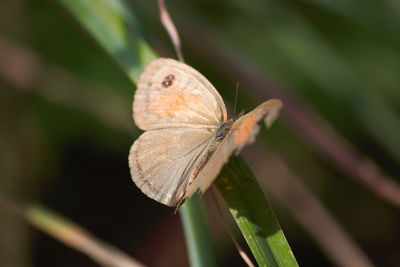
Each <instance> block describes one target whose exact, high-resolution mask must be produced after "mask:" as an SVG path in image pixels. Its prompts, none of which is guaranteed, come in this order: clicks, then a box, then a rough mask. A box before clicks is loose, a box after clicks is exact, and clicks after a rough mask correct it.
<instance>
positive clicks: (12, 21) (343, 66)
mask: <svg viewBox="0 0 400 267" xmlns="http://www.w3.org/2000/svg"><path fill="white" fill-rule="evenodd" d="M128 3H129V6H130V7H131V8H132V10H133V11H134V13H135V14H136V16H137V19H138V21H139V23H140V24H141V27H142V29H143V32H144V33H145V35H146V36H147V38H148V40H149V42H150V44H151V45H152V46H153V47H154V49H155V50H156V51H157V52H158V53H159V55H161V56H167V57H175V55H174V52H173V49H172V47H171V44H170V41H169V38H168V36H167V34H166V33H165V30H164V29H163V28H162V26H161V24H160V22H159V18H158V10H157V5H156V1H155V0H154V1H149V0H138V1H133V0H132V1H128ZM167 5H168V8H169V11H170V13H171V16H172V18H173V19H174V21H175V23H176V25H177V28H178V30H179V31H180V34H181V37H182V40H183V53H184V56H185V59H186V61H187V63H188V64H190V65H192V66H193V67H195V68H196V69H198V70H199V71H200V72H201V73H203V74H204V75H205V76H206V77H207V78H208V79H209V80H210V81H211V82H212V83H213V84H214V85H215V87H216V88H217V89H218V91H219V92H220V93H221V95H222V97H223V98H224V100H225V101H226V103H227V105H228V106H229V107H232V106H233V103H234V98H235V89H236V85H237V83H239V91H238V101H237V102H238V103H237V107H236V110H239V111H240V110H242V109H244V110H245V111H248V110H250V109H252V108H253V107H255V106H256V105H257V104H260V103H261V102H262V101H264V98H265V99H267V98H270V97H274V96H275V95H273V94H272V93H271V89H268V88H273V90H274V91H275V92H278V93H284V94H285V95H286V96H288V98H290V99H295V100H296V101H299V103H301V107H302V108H301V109H300V110H304V108H305V109H306V110H308V111H310V112H311V114H317V115H318V116H320V117H321V118H322V121H323V123H322V125H315V121H314V120H312V118H311V117H310V116H309V115H307V114H310V113H306V115H305V122H310V123H311V126H310V125H308V124H307V123H303V124H299V125H297V126H294V125H293V124H291V117H290V116H294V115H296V113H294V115H293V114H292V115H290V114H289V115H288V114H284V115H282V116H281V117H280V119H279V120H278V122H277V123H276V125H274V127H272V129H271V130H268V131H267V130H266V129H265V128H264V127H263V128H262V131H261V133H260V135H259V137H258V138H259V140H260V143H256V144H255V145H253V146H254V147H256V148H262V149H265V151H266V153H268V155H269V157H271V153H272V157H273V158H278V159H279V160H280V162H284V164H285V166H286V167H285V168H288V169H290V171H291V173H292V174H293V175H294V176H295V177H296V179H299V180H300V181H301V183H302V184H304V185H305V186H306V187H307V188H308V189H309V194H314V195H315V196H316V197H317V198H318V199H319V201H321V202H320V203H322V204H323V207H324V209H325V210H326V211H328V212H330V213H331V215H332V216H333V218H335V220H336V223H337V224H339V225H341V227H342V228H343V229H344V230H345V232H346V233H347V234H348V235H349V236H351V238H353V239H354V240H355V243H356V244H357V245H358V246H359V248H360V249H361V250H363V251H364V253H365V254H366V255H367V256H368V257H369V258H370V260H371V261H372V262H373V263H374V264H376V265H377V266H398V262H399V260H400V243H399V240H400V230H399V229H400V215H399V210H398V207H397V208H396V206H395V205H392V204H390V203H388V202H387V201H384V200H383V199H382V198H380V197H378V196H376V195H375V194H374V193H372V192H371V190H369V189H367V188H366V187H365V186H363V185H361V184H360V183H358V182H357V177H358V176H357V175H354V174H357V173H360V172H362V171H363V170H362V169H357V168H358V167H359V165H357V164H356V163H354V162H352V161H351V160H350V159H348V158H347V157H346V155H347V154H343V153H338V154H336V157H333V158H332V157H329V156H326V155H327V153H326V151H323V150H322V149H320V148H318V146H316V145H315V143H314V142H316V140H315V139H313V137H310V135H309V134H307V130H309V129H310V127H311V128H312V126H316V127H325V126H326V125H328V126H329V127H330V129H331V131H333V132H335V134H334V135H333V137H332V136H330V135H326V136H325V135H324V136H325V138H326V140H327V143H328V144H330V147H329V149H328V150H329V151H332V150H334V149H335V148H337V147H338V145H337V143H336V142H337V140H338V139H339V140H346V141H345V142H347V144H348V145H349V146H348V147H350V148H351V149H350V150H351V151H353V152H352V153H353V154H354V153H355V154H356V155H358V156H357V158H359V159H361V160H364V159H368V160H367V162H370V161H371V162H374V164H376V165H375V166H376V168H374V169H378V170H379V173H380V174H383V176H384V177H385V179H389V180H390V181H394V182H395V183H396V184H397V183H398V182H399V180H398V179H399V174H400V168H399V162H400V141H399V140H400V91H399V90H400V87H399V86H400V75H399V71H400V34H399V33H400V5H399V4H398V3H396V2H395V1H377V0H368V1H359V0H356V1H339V2H338V1H334V2H330V1H323V0H285V1H278V0H276V1H256V0H249V1H226V0H225V1H207V0H195V1H183V0H171V1H167ZM5 58H7V60H5ZM10 58H11V59H10ZM0 61H2V62H0V118H1V124H0V150H1V152H0V156H1V158H0V159H1V161H0V164H1V165H0V190H1V191H0V192H1V193H2V195H3V194H4V195H7V196H9V197H11V198H13V199H15V200H18V201H23V202H26V203H40V204H41V205H43V206H45V207H47V208H50V209H52V210H54V211H56V212H58V213H60V214H62V215H63V216H65V217H67V218H69V219H71V220H72V221H74V222H76V223H77V224H79V225H81V226H82V227H84V228H86V229H88V230H89V231H90V232H91V233H92V234H93V235H95V236H96V237H98V238H100V239H102V240H104V241H106V242H108V243H110V244H112V245H114V246H116V247H118V248H120V249H121V250H123V251H125V252H127V253H128V254H129V255H131V256H132V257H134V258H136V259H137V260H139V261H141V262H143V263H145V264H146V265H149V266H187V265H188V258H187V253H186V248H185V243H184V236H183V231H182V226H181V223H180V219H179V216H178V215H174V214H173V210H171V209H169V208H166V207H164V206H162V205H160V204H158V203H156V202H155V201H153V200H151V199H149V198H147V197H145V196H144V195H143V194H142V193H141V192H140V191H139V190H138V189H137V188H136V187H135V186H134V184H133V183H132V181H131V178H130V175H129V168H128V162H127V155H128V151H129V148H130V146H131V144H132V143H133V141H134V140H135V138H137V136H138V134H139V133H140V132H139V130H138V129H137V128H136V127H135V125H134V124H133V121H132V119H131V106H130V105H131V100H132V97H133V93H134V89H135V87H134V86H133V85H132V84H131V83H130V81H129V80H128V78H127V77H126V76H125V75H124V73H123V72H122V71H121V70H120V68H119V67H118V66H117V64H116V63H115V62H114V61H113V60H112V59H111V58H110V57H108V56H107V55H106V54H105V53H104V51H103V50H102V49H101V48H100V47H99V46H98V45H97V44H96V42H95V41H94V40H93V39H91V37H90V36H89V35H88V34H87V33H86V32H85V31H84V30H83V29H82V28H81V27H80V25H79V24H78V23H77V22H76V21H75V20H74V19H73V18H72V17H71V16H70V14H68V12H66V11H65V10H64V9H63V7H62V6H61V5H59V4H58V3H57V2H53V1H44V0H35V1H33V0H32V1H29V0H15V1H2V2H1V3H0ZM237 69H239V70H240V72H237V73H235V72H233V70H237ZM245 72H246V73H250V76H244V77H243V76H241V75H242V74H243V73H245ZM252 75H255V77H256V78H257V79H259V80H260V79H261V81H263V82H267V83H266V84H265V90H264V91H263V90H261V91H257V89H256V88H255V87H254V86H253V85H254V83H253V82H254V80H255V78H254V77H253V76H252ZM261 88H263V87H262V86H261ZM260 95H263V96H262V98H261V97H260ZM264 96H265V97H264ZM283 100H284V104H285V108H291V107H293V106H292V104H291V103H292V102H285V99H283ZM296 103H297V102H296ZM286 104H288V105H286ZM230 109H231V110H232V108H230ZM231 114H232V113H231ZM329 127H328V128H329ZM336 137H337V138H338V139H335V138H336ZM341 138H344V139H341ZM265 146H268V148H265ZM251 149H252V148H251V147H250V148H247V149H246V152H248V155H249V156H247V157H246V159H247V161H248V162H249V164H250V165H252V164H254V165H257V164H259V165H263V164H264V161H265V160H268V157H267V158H259V157H256V158H252V157H251ZM354 151H355V152H354ZM328 154H329V153H328ZM337 162H344V163H348V165H347V168H348V169H346V170H347V171H346V170H344V169H343V167H340V166H343V165H340V166H339V165H338V164H337ZM271 168H275V167H274V166H272V167H271ZM367 172H368V173H369V170H367ZM272 173H273V172H272ZM371 175H375V174H374V173H372V172H371ZM267 176H268V175H267ZM367 176H368V175H367ZM378 176H380V175H378ZM380 177H381V176H380ZM351 178H353V179H351ZM258 179H259V180H262V179H266V178H265V177H260V175H258ZM268 179H272V180H274V179H276V180H279V179H280V177H279V175H276V176H275V177H271V176H269V178H268ZM261 183H262V182H261ZM262 184H263V183H262ZM378 186H379V184H377V185H376V186H372V187H373V188H374V187H378ZM266 187H267V188H266V192H267V196H268V198H269V199H270V201H271V204H272V207H273V208H274V211H275V213H276V215H277V218H278V220H279V222H280V225H281V227H282V229H283V231H284V233H285V235H286V237H287V239H288V242H289V244H290V245H291V248H292V250H293V252H294V255H295V256H296V259H297V260H298V262H299V264H300V265H301V266H335V263H333V262H332V261H331V260H330V259H329V258H330V257H329V256H328V255H329V252H324V251H323V250H322V249H321V247H320V244H319V243H318V242H315V241H314V240H315V239H316V237H315V236H314V237H313V236H312V235H310V234H309V232H308V231H309V230H305V229H304V228H303V226H302V225H301V224H299V223H298V220H299V219H298V217H296V216H294V215H293V213H292V212H291V211H290V209H288V205H289V206H290V205H291V204H287V203H284V202H282V201H280V198H279V193H277V192H275V193H274V192H273V190H272V189H271V188H268V186H266ZM270 191H272V192H270ZM311 192H312V193H311ZM1 199H3V198H1ZM1 199H0V200H1ZM203 199H204V200H205V201H204V204H205V205H204V206H205V211H206V214H207V220H208V224H209V227H210V231H211V233H212V236H213V240H214V243H215V247H216V254H217V258H218V263H219V264H220V265H221V266H244V264H243V263H242V261H241V259H240V258H239V256H238V255H237V252H236V250H235V248H234V246H233V244H232V242H231V241H230V239H229V236H228V234H227V233H226V232H225V230H224V229H223V226H222V225H221V223H220V219H219V218H218V216H217V215H216V209H215V207H214V206H213V205H214V204H213V202H212V201H211V200H210V197H209V196H208V195H207V194H206V195H205V196H204V198H203ZM293 200H294V202H292V203H293V205H295V203H296V201H297V200H296V199H295V198H293ZM298 201H301V199H300V200H298ZM303 208H304V209H305V210H308V207H307V206H306V207H303ZM295 209H296V208H295ZM300 214H301V212H300ZM311 216H314V215H311ZM315 221H316V223H317V224H318V216H316V217H315ZM322 223H323V222H321V224H322ZM311 228H313V227H311ZM232 229H234V230H233V231H235V232H237V237H238V239H239V240H241V242H240V243H241V244H242V245H243V246H244V247H246V244H245V242H244V240H242V238H241V237H240V234H239V233H238V231H237V230H235V226H234V225H232ZM327 231H329V229H328V228H327ZM0 243H1V244H0V245H1V247H0V250H1V251H0V258H1V261H0V263H1V262H3V264H1V266H97V265H96V263H94V262H93V261H92V260H90V259H89V258H88V257H87V256H85V255H83V254H81V253H79V252H76V251H75V250H73V249H71V248H69V247H67V246H65V245H63V244H61V243H59V242H58V241H55V240H54V239H52V238H51V237H49V236H47V235H45V234H43V233H41V232H39V231H37V230H36V229H35V228H33V227H31V226H29V225H28V224H27V223H26V222H25V221H24V220H23V219H22V218H21V217H20V216H17V215H15V214H14V213H12V212H10V211H8V210H7V209H0ZM246 251H248V250H247V249H246Z"/></svg>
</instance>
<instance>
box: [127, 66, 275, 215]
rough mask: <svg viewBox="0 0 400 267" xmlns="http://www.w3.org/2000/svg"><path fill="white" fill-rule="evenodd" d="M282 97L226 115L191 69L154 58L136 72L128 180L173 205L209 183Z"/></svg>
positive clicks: (272, 115) (209, 88)
mask: <svg viewBox="0 0 400 267" xmlns="http://www.w3.org/2000/svg"><path fill="white" fill-rule="evenodd" d="M281 107H282V102H281V101H280V100H278V99H271V100H268V101H266V102H264V103H262V104H261V105H259V106H257V107H256V108H255V109H254V110H252V111H251V112H249V113H247V114H245V115H243V116H241V117H239V118H238V119H237V120H233V119H230V120H228V118H227V111H226V107H225V104H224V102H223V101H222V98H221V96H220V95H219V94H218V92H217V90H216V89H215V88H214V86H213V85H212V84H211V83H210V82H209V81H208V80H207V79H206V78H205V77H204V76H203V75H202V74H200V73H199V72H198V71H197V70H195V69H193V68H192V67H190V66H188V65H186V64H185V63H182V62H179V61H176V60H174V59H167V58H159V59H156V60H154V61H152V62H150V63H149V64H148V65H147V66H146V67H145V69H144V71H143V72H142V73H141V75H140V77H139V80H138V83H137V89H136V92H135V95H134V101H133V119H134V121H135V124H136V125H137V126H138V127H139V128H140V129H141V130H143V131H145V132H144V133H142V134H141V135H140V136H139V138H138V139H137V140H136V141H135V142H134V143H133V145H132V147H131V149H130V153H129V167H130V173H131V177H132V179H133V181H134V182H135V184H136V185H137V187H138V188H139V189H140V190H141V191H142V192H143V193H144V194H146V195H147V196H148V197H150V198H152V199H154V200H156V201H158V202H160V203H162V204H164V205H167V206H170V207H177V208H179V207H180V206H181V205H182V204H183V203H184V201H185V199H186V198H188V197H190V196H192V195H193V194H194V193H195V192H196V191H198V190H199V191H200V192H201V193H203V192H204V191H205V190H206V189H207V188H209V187H210V185H211V184H212V182H213V181H214V180H215V179H216V177H217V175H218V174H219V172H220V171H221V169H222V167H223V165H224V164H225V163H226V162H227V161H228V159H229V157H230V156H231V154H232V153H234V152H235V153H239V152H240V151H241V149H242V148H243V147H244V146H245V145H247V144H250V143H252V142H254V140H255V136H256V134H257V133H258V131H259V128H260V127H259V126H258V122H259V121H260V120H264V121H265V124H266V125H267V127H270V125H271V124H272V123H273V121H274V120H275V119H276V117H277V116H278V113H279V110H280V109H281Z"/></svg>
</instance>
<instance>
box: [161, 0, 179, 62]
mask: <svg viewBox="0 0 400 267" xmlns="http://www.w3.org/2000/svg"><path fill="white" fill-rule="evenodd" d="M158 9H159V11H160V19H161V23H162V24H163V25H164V28H165V29H166V30H167V33H168V35H169V37H170V38H171V41H172V45H173V46H174V48H175V52H176V55H177V57H178V59H179V61H181V62H183V61H184V59H183V54H182V44H181V39H180V38H179V33H178V31H177V30H176V27H175V24H174V22H173V21H172V19H171V17H170V15H169V13H168V10H167V7H166V6H165V1H164V0H158Z"/></svg>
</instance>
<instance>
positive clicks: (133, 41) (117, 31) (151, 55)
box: [59, 0, 216, 266]
mask: <svg viewBox="0 0 400 267" xmlns="http://www.w3.org/2000/svg"><path fill="white" fill-rule="evenodd" d="M59 1H60V2H61V4H62V5H63V6H64V7H65V8H66V9H67V10H69V11H70V13H71V14H72V15H73V16H74V17H75V18H76V19H77V20H78V21H79V22H80V24H81V25H82V26H83V28H85V29H86V30H87V32H88V33H89V34H91V35H92V37H93V38H94V39H95V40H96V41H97V42H98V43H99V44H100V46H101V47H102V48H104V49H105V50H106V51H107V52H108V53H109V54H110V55H111V57H112V58H114V59H115V60H116V61H117V63H118V64H119V65H120V66H121V67H122V69H123V70H124V72H125V73H126V74H127V75H128V76H129V78H130V79H131V81H132V82H133V83H136V82H137V80H138V78H139V75H140V73H141V72H142V70H143V68H144V66H145V65H146V64H147V63H149V62H150V61H151V60H153V59H155V58H156V57H157V56H156V54H155V52H154V51H153V50H152V49H151V48H150V46H149V45H148V44H147V42H146V41H145V39H144V38H143V37H142V36H141V35H140V30H139V27H138V23H137V21H136V19H135V17H134V15H133V12H132V11H131V9H130V8H128V7H127V6H126V5H125V4H124V2H123V1H118V0H76V1H68V0H59ZM180 213H182V214H181V218H182V222H183V226H184V231H185V234H186V235H187V236H186V241H187V245H188V250H189V255H190V260H191V265H192V266H215V265H216V263H215V262H216V260H215V256H214V251H213V247H212V246H211V245H210V244H211V243H212V242H211V238H210V236H209V234H208V232H207V229H206V223H205V220H204V215H203V211H202V210H201V207H200V203H199V199H198V198H194V199H191V200H190V201H187V203H186V204H185V206H184V207H182V208H181V210H180Z"/></svg>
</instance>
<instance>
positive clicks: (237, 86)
mask: <svg viewBox="0 0 400 267" xmlns="http://www.w3.org/2000/svg"><path fill="white" fill-rule="evenodd" d="M238 91H239V83H236V92H235V104H234V105H233V114H236V103H237V96H238Z"/></svg>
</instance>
